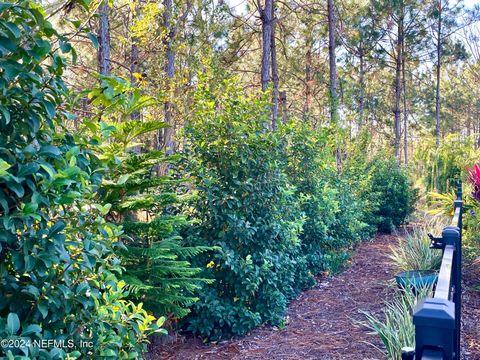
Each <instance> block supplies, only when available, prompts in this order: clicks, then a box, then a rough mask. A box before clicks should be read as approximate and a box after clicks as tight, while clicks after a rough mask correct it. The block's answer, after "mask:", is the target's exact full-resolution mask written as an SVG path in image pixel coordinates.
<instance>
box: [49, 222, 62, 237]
mask: <svg viewBox="0 0 480 360" xmlns="http://www.w3.org/2000/svg"><path fill="white" fill-rule="evenodd" d="M63 229H65V222H64V221H62V220H60V221H57V222H56V223H55V224H53V226H52V227H51V228H50V231H49V232H48V236H49V237H53V236H55V235H56V234H58V233H59V232H60V231H62V230H63Z"/></svg>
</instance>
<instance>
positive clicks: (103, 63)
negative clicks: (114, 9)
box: [98, 0, 111, 76]
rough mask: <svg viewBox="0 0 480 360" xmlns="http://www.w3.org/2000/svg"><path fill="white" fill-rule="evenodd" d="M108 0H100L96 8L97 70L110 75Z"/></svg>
mask: <svg viewBox="0 0 480 360" xmlns="http://www.w3.org/2000/svg"><path fill="white" fill-rule="evenodd" d="M109 12H110V8H109V6H108V1H107V0H105V1H103V2H102V4H101V5H100V7H99V8H98V13H99V15H100V16H99V26H98V72H99V73H100V75H104V76H108V75H110V70H111V69H110V23H109Z"/></svg>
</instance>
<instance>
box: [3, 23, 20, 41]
mask: <svg viewBox="0 0 480 360" xmlns="http://www.w3.org/2000/svg"><path fill="white" fill-rule="evenodd" d="M3 26H5V27H6V28H7V29H8V31H10V33H11V34H12V35H13V36H14V37H15V38H17V39H18V38H19V37H20V36H21V35H22V33H21V32H20V29H19V28H18V26H17V25H15V24H14V23H12V22H10V21H5V22H4V23H3Z"/></svg>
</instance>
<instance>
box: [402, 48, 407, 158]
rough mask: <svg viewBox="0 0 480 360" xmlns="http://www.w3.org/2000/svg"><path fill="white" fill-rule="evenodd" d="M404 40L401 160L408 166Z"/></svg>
mask: <svg viewBox="0 0 480 360" xmlns="http://www.w3.org/2000/svg"><path fill="white" fill-rule="evenodd" d="M405 61H406V60H405V39H403V42H402V88H403V158H404V159H403V160H404V163H405V167H407V166H408V108H407V79H406V77H405Z"/></svg>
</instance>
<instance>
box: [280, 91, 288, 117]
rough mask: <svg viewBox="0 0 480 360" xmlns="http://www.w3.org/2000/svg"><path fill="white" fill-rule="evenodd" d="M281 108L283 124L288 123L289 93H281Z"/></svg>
mask: <svg viewBox="0 0 480 360" xmlns="http://www.w3.org/2000/svg"><path fill="white" fill-rule="evenodd" d="M280 106H281V108H282V122H283V123H284V124H286V123H287V120H288V110H287V92H286V91H280Z"/></svg>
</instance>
